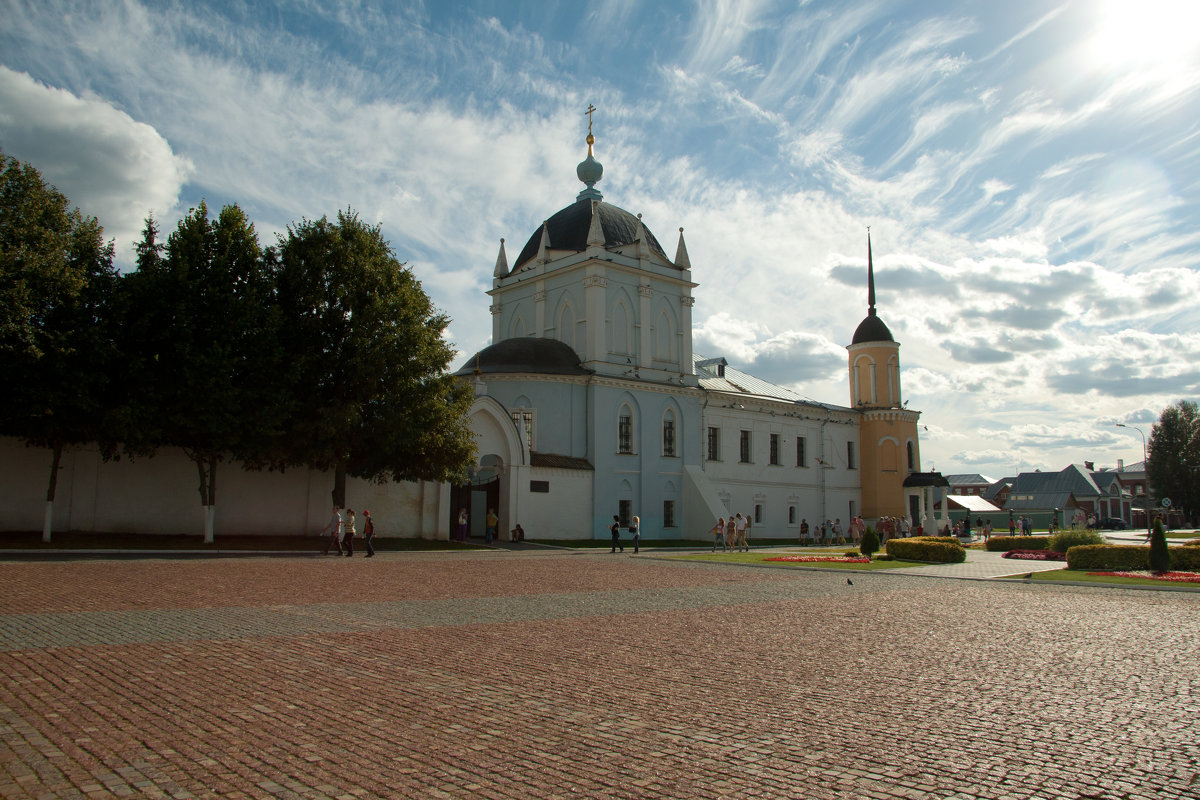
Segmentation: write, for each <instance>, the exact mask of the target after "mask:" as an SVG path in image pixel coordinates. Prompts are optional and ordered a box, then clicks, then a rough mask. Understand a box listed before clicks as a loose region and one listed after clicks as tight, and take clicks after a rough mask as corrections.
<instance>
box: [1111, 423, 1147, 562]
mask: <svg viewBox="0 0 1200 800" xmlns="http://www.w3.org/2000/svg"><path fill="white" fill-rule="evenodd" d="M1116 425H1117V427H1118V428H1132V429H1133V430H1135V431H1137V432H1138V435H1140V436H1141V437H1142V470H1143V471H1144V472H1145V473H1146V495H1145V499H1144V500H1143V502H1144V503H1145V505H1146V538H1147V539H1149V538H1150V531H1151V528H1150V460H1149V459H1148V458H1147V456H1146V434H1144V433H1142V429H1141V428H1139V427H1137V426H1136V425H1126V424H1125V423H1124V422H1118V423H1116Z"/></svg>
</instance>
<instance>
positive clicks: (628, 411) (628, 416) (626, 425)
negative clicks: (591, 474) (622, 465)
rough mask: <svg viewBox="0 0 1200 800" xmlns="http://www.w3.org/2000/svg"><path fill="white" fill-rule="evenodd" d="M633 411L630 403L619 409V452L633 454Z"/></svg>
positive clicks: (623, 404) (622, 405)
mask: <svg viewBox="0 0 1200 800" xmlns="http://www.w3.org/2000/svg"><path fill="white" fill-rule="evenodd" d="M634 438H635V437H634V418H633V409H632V408H630V407H629V404H628V403H622V404H621V407H620V408H619V409H617V452H618V453H632V452H634V449H633V442H634Z"/></svg>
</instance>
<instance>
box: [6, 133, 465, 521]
mask: <svg viewBox="0 0 1200 800" xmlns="http://www.w3.org/2000/svg"><path fill="white" fill-rule="evenodd" d="M112 261H113V246H112V244H111V243H108V244H106V243H105V242H104V239H103V229H102V228H101V227H100V225H99V223H98V222H97V221H96V220H95V219H94V218H85V217H84V216H83V215H82V214H81V213H80V212H79V211H78V210H71V209H70V208H69V207H68V203H67V199H66V197H64V196H63V195H62V194H61V193H60V192H58V191H57V190H55V189H54V188H53V187H50V186H47V185H46V184H45V183H44V182H43V181H42V179H41V176H40V175H39V174H38V172H37V170H35V169H34V168H33V167H31V166H29V165H26V164H22V163H20V162H18V161H16V160H15V159H11V158H7V157H4V156H3V153H0V369H3V371H4V375H5V378H6V380H7V386H6V397H5V403H4V404H3V405H0V434H6V435H15V436H20V437H23V438H24V439H25V440H26V441H27V442H29V443H30V444H33V445H38V446H45V447H48V448H51V449H52V451H53V454H54V455H53V463H52V466H51V481H50V488H49V491H48V499H50V500H52V499H53V496H54V487H55V482H54V476H56V475H57V472H58V465H59V460H60V458H61V455H62V450H63V447H65V446H67V445H72V444H81V443H85V442H99V443H100V444H101V450H102V452H103V453H105V454H106V456H108V455H113V456H115V455H116V453H117V452H118V449H119V450H120V451H121V452H123V453H125V454H126V455H129V456H131V457H137V456H141V455H151V454H153V453H154V452H155V451H156V450H158V449H159V448H163V447H178V448H180V449H182V450H183V451H184V452H185V453H186V454H187V455H188V457H189V458H191V460H192V461H193V462H194V463H195V465H196V469H197V475H198V478H199V486H198V488H199V494H200V498H201V504H202V505H203V506H204V507H205V509H206V530H205V533H206V538H209V539H211V536H212V524H213V523H212V520H213V509H214V506H215V502H216V475H217V465H218V464H219V463H221V462H222V461H226V460H237V461H241V462H242V464H243V466H247V467H252V468H253V467H278V468H284V467H287V466H291V465H304V466H308V467H312V468H315V469H320V470H333V471H334V474H335V482H334V483H335V485H334V489H335V498H336V500H337V501H338V502H339V503H341V502H343V501H344V494H345V477H346V475H352V476H355V477H361V478H366V479H371V480H378V481H382V480H387V479H392V480H396V481H403V480H434V481H448V480H453V481H459V480H462V479H464V478H465V477H466V469H467V466H468V465H469V464H470V463H471V461H472V460H473V458H474V440H473V437H472V436H471V433H470V429H469V427H468V423H467V411H468V409H469V407H470V403H471V399H472V398H471V391H470V389H469V387H468V386H467V385H466V384H465V383H464V382H462V381H460V380H458V379H456V378H453V377H452V376H450V375H449V374H448V371H447V368H448V366H449V363H450V359H451V357H452V356H453V349H452V348H451V346H450V345H449V344H448V343H447V342H446V341H445V340H444V338H443V334H444V332H445V329H446V325H447V323H448V320H447V318H446V317H445V315H443V314H441V313H440V312H438V311H437V310H436V309H434V307H433V305H432V303H431V302H430V300H429V297H428V296H427V295H426V294H425V292H424V291H423V290H422V288H421V284H420V282H419V281H417V280H416V278H415V277H414V276H413V274H412V272H411V271H410V270H408V269H407V268H406V267H405V266H404V265H403V264H401V263H400V262H399V261H398V260H397V259H396V257H395V255H394V254H393V253H392V251H391V248H390V247H389V246H388V243H387V242H386V241H385V240H384V239H383V237H382V235H381V233H380V229H379V227H378V226H374V227H373V226H370V225H367V224H365V223H363V222H361V221H360V220H359V219H358V217H357V215H355V214H354V213H353V212H351V211H346V212H344V213H339V214H338V215H337V219H336V221H330V220H328V219H327V218H324V217H322V218H321V219H320V220H316V221H308V220H305V221H302V222H301V223H300V224H298V225H295V226H293V227H290V228H289V229H288V231H287V234H286V235H285V236H281V237H280V240H279V243H278V247H277V248H271V249H268V250H266V251H264V250H262V248H261V247H260V245H259V242H258V237H257V234H256V233H255V230H254V225H253V224H252V223H251V222H250V221H249V220H248V219H247V218H246V216H245V214H243V212H242V210H241V209H240V208H238V207H237V206H236V205H230V206H225V207H224V208H222V209H221V212H220V213H219V214H218V215H217V217H216V218H215V219H211V218H210V217H209V213H208V208H207V206H206V205H205V204H204V203H201V204H200V205H199V206H198V207H197V208H194V209H191V210H190V211H189V212H188V214H187V215H186V216H185V217H184V219H182V220H181V221H180V222H179V223H178V225H177V226H176V227H175V229H174V230H172V231H171V232H170V234H169V236H167V238H166V241H165V242H164V241H163V240H162V238H161V236H160V232H159V228H158V224H157V223H156V222H155V220H154V219H153V217H151V218H148V219H147V220H146V225H145V228H144V229H143V232H142V238H141V241H140V242H138V244H137V269H136V270H135V271H133V272H131V273H129V274H127V275H124V276H119V275H118V274H117V273H116V272H115V270H114V269H113V263H112ZM118 445H119V448H118ZM49 520H50V516H49V511H48V512H47V523H46V524H47V530H48V529H49V524H50V522H49Z"/></svg>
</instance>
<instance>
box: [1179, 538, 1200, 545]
mask: <svg viewBox="0 0 1200 800" xmlns="http://www.w3.org/2000/svg"><path fill="white" fill-rule="evenodd" d="M1183 546H1184V547H1200V539H1188V540H1187V541H1186V542H1184V543H1183Z"/></svg>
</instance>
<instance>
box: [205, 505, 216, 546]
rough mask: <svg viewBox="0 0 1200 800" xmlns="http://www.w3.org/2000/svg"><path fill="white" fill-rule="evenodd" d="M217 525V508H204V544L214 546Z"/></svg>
mask: <svg viewBox="0 0 1200 800" xmlns="http://www.w3.org/2000/svg"><path fill="white" fill-rule="evenodd" d="M216 523H217V507H216V506H205V507H204V543H205V544H212V543H213V538H214V536H215V529H216Z"/></svg>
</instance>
